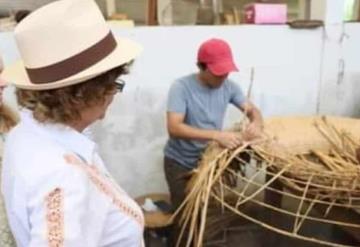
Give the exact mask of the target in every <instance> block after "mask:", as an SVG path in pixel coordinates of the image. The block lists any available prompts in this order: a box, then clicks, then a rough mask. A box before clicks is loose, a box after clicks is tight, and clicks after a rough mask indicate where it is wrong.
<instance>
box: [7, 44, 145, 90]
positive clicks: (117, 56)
mask: <svg viewBox="0 0 360 247" xmlns="http://www.w3.org/2000/svg"><path fill="white" fill-rule="evenodd" d="M116 41H117V43H118V45H117V47H116V48H115V50H114V51H113V52H112V53H110V54H109V55H108V56H107V57H105V58H104V59H103V60H101V61H100V62H98V63H96V64H94V65H93V66H91V67H89V68H87V69H86V70H83V71H81V72H80V73H78V74H75V75H73V76H71V77H68V78H66V79H63V80H60V81H55V82H51V83H43V84H34V83H32V82H31V81H30V79H29V77H28V75H27V73H26V70H25V68H24V64H23V62H22V61H18V62H16V63H14V64H12V65H9V66H6V68H5V70H4V73H3V74H2V76H3V78H4V79H5V80H6V81H9V82H10V84H13V85H14V86H15V87H18V88H22V89H28V90H48V89H55V88H61V87H66V86H70V85H74V84H77V83H81V82H83V81H86V80H89V79H91V78H94V77H96V76H98V75H101V74H103V73H105V72H106V71H109V70H111V69H113V68H116V67H118V66H120V65H123V64H125V63H128V62H130V61H131V60H133V59H135V58H136V57H137V56H138V55H139V54H140V53H141V51H142V46H141V45H140V44H139V43H137V42H134V41H131V40H128V39H124V38H116Z"/></svg>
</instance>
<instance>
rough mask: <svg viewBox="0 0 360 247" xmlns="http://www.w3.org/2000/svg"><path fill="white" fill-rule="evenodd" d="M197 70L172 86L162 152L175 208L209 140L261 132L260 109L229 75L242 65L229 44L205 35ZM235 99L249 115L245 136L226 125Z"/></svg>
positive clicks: (224, 142)
mask: <svg viewBox="0 0 360 247" xmlns="http://www.w3.org/2000/svg"><path fill="white" fill-rule="evenodd" d="M197 59H198V61H197V66H198V67H199V72H198V73H196V74H191V75H188V76H185V77H182V78H180V79H178V80H176V81H175V83H174V84H173V85H172V86H171V88H170V92H169V96H168V105H167V129H168V132H169V136H170V138H169V140H168V142H167V144H166V147H165V150H164V153H165V159H164V167H165V176H166V180H167V182H168V185H169V190H170V194H171V201H172V203H173V206H174V207H175V208H177V207H179V206H180V204H181V203H182V201H183V200H184V199H185V196H186V195H185V187H186V183H187V181H188V178H186V174H187V173H188V172H189V171H191V170H192V169H194V168H196V167H197V163H198V161H199V158H200V156H201V153H202V152H203V151H204V149H205V147H206V145H207V142H208V141H216V142H218V143H219V144H220V145H221V146H223V147H225V148H229V149H233V148H235V147H237V146H239V145H240V144H241V143H242V141H243V138H245V139H246V140H251V139H253V138H256V137H258V136H259V135H260V133H261V131H262V128H263V120H262V116H261V113H260V111H259V110H258V109H257V108H256V107H255V106H254V104H252V103H251V102H250V101H249V100H248V99H246V97H245V96H244V94H243V92H242V91H241V89H240V87H239V86H238V85H237V84H236V83H234V82H233V81H231V80H229V79H228V75H229V74H230V73H231V72H235V71H238V69H237V67H236V65H235V63H234V61H233V56H232V52H231V49H230V46H229V45H228V44H227V43H226V42H225V41H224V40H220V39H210V40H207V41H205V42H204V43H203V44H202V45H201V46H200V48H199V50H198V58H197ZM229 103H231V104H233V105H235V106H236V107H237V108H238V109H240V110H241V111H242V112H244V113H245V114H246V115H247V117H248V118H249V120H250V123H249V125H248V126H247V128H246V130H245V132H244V133H243V136H241V135H240V133H237V132H232V131H224V130H222V125H223V120H224V116H225V111H226V108H227V106H228V104H229Z"/></svg>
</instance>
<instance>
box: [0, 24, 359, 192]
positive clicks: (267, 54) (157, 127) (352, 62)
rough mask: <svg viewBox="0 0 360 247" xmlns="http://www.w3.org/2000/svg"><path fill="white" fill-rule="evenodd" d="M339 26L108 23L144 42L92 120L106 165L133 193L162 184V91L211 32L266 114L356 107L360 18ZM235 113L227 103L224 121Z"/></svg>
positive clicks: (10, 57) (0, 37)
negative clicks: (340, 37)
mask: <svg viewBox="0 0 360 247" xmlns="http://www.w3.org/2000/svg"><path fill="white" fill-rule="evenodd" d="M345 30H346V33H347V34H348V38H347V39H346V41H344V42H343V43H338V42H335V41H334V40H332V41H331V40H328V39H325V38H324V37H325V35H324V32H323V29H322V28H319V29H315V30H292V29H289V28H288V27H287V26H255V25H254V26H246V25H244V26H233V27H231V26H211V27H210V26H209V27H199V26H194V27H142V28H134V29H116V30H114V32H115V33H116V34H118V35H122V36H127V37H131V38H133V39H135V40H137V41H139V42H140V43H142V44H143V45H144V48H145V49H144V52H143V54H142V55H141V56H140V57H139V58H138V59H137V61H136V63H135V65H134V67H133V69H132V74H131V75H129V76H127V77H126V81H127V85H126V88H125V91H124V93H123V94H121V95H119V96H117V98H116V99H115V101H114V103H113V105H112V106H111V108H110V109H109V112H108V115H107V118H106V119H105V120H104V121H103V122H101V123H98V124H96V126H95V127H94V130H95V136H96V139H97V140H98V142H99V145H100V150H101V153H102V154H103V157H104V159H105V160H106V162H107V164H108V166H109V169H110V170H111V171H112V173H113V174H114V176H115V178H116V179H117V180H118V181H119V183H120V184H121V185H122V186H123V187H124V188H125V189H126V190H127V191H128V192H130V193H131V194H132V195H139V194H142V193H145V192H158V191H166V190H167V187H166V183H165V181H164V175H163V167H162V166H163V165H162V158H163V157H162V149H163V147H164V144H165V141H166V138H167V135H166V130H165V105H166V95H167V91H168V88H169V86H170V84H171V83H172V81H173V80H174V79H175V78H177V77H179V76H182V75H185V74H188V73H191V72H194V71H196V66H195V59H196V51H197V48H198V45H199V43H201V42H202V41H203V40H205V39H207V38H210V37H220V38H224V39H226V40H227V41H229V42H230V44H231V46H232V48H233V53H234V57H235V59H236V61H237V63H238V66H239V68H240V72H239V73H235V74H233V75H231V78H233V79H234V80H236V81H237V82H238V83H239V85H241V87H242V88H243V89H244V91H247V88H248V85H249V80H250V70H251V68H252V67H254V69H255V80H254V86H253V91H252V100H253V101H254V102H255V103H256V104H257V105H258V106H259V107H260V108H261V110H262V112H263V114H264V115H265V116H272V115H294V114H296V115H299V114H300V115H312V114H316V111H317V109H319V110H320V112H321V113H336V114H346V115H355V114H357V111H358V110H359V107H360V106H359V105H357V104H356V102H358V100H357V97H358V96H359V93H357V90H358V88H359V87H358V86H357V85H358V82H357V81H358V80H359V79H358V78H359V76H360V75H359V74H360V58H359V56H358V44H359V41H360V40H359V39H360V32H359V31H360V24H347V25H346V26H345ZM0 53H1V54H3V55H4V56H5V62H6V63H10V62H12V61H14V60H15V59H16V57H17V53H16V51H15V48H14V44H13V39H12V37H11V34H0ZM340 54H342V55H341V57H342V58H343V59H344V61H345V64H346V66H345V70H344V72H345V74H344V80H343V82H341V83H342V84H341V89H342V91H338V88H336V87H338V84H336V83H335V82H336V81H337V74H338V73H337V72H338V66H334V64H335V65H336V64H338V60H339V56H340ZM334 83H335V84H334ZM335 86H336V87H335ZM320 89H321V90H320ZM337 94H340V96H341V95H342V97H337V96H336V95H337ZM8 97H10V93H8ZM239 116H240V115H239V114H238V112H237V111H236V110H235V109H234V108H230V109H229V112H228V114H227V117H226V121H225V122H226V126H229V125H231V124H232V123H233V122H234V121H236V120H238V119H239Z"/></svg>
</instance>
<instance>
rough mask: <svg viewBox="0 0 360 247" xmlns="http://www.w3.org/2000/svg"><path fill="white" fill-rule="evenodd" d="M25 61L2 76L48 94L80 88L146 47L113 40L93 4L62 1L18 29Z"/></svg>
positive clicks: (90, 0)
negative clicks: (52, 91)
mask: <svg viewBox="0 0 360 247" xmlns="http://www.w3.org/2000/svg"><path fill="white" fill-rule="evenodd" d="M14 33H15V39H16V43H17V46H18V48H19V52H20V55H21V58H22V61H19V62H16V63H15V64H12V65H10V66H7V67H6V68H5V71H4V73H3V77H4V78H5V79H6V80H7V81H9V82H11V83H12V84H14V85H15V86H16V87H18V88H22V89H29V90H48V89H55V88H61V87H66V86H69V85H73V84H77V83H81V82H83V81H86V80H88V79H91V78H93V77H96V76H98V75H100V74H102V73H105V72H106V71H109V70H111V69H113V68H115V67H118V66H120V65H122V64H125V63H128V62H130V61H131V60H133V59H134V58H136V57H137V56H138V55H139V54H140V52H141V50H142V48H141V46H140V45H139V44H138V43H136V42H133V41H131V40H128V39H124V38H118V37H117V38H114V36H113V34H112V32H111V30H110V28H109V26H108V24H107V23H106V22H105V19H104V17H103V16H102V14H101V12H100V10H99V8H98V6H97V4H96V3H95V2H94V0H59V1H56V2H53V3H50V4H48V5H45V6H43V7H42V8H39V9H38V10H36V11H34V12H33V13H31V14H30V15H29V16H27V17H26V18H25V19H24V20H23V21H22V22H21V23H20V24H19V25H18V26H17V27H16V29H15V32H14Z"/></svg>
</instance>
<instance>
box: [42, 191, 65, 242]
mask: <svg viewBox="0 0 360 247" xmlns="http://www.w3.org/2000/svg"><path fill="white" fill-rule="evenodd" d="M63 199H64V194H63V191H62V190H61V189H59V188H56V189H55V190H53V191H52V192H50V193H49V194H48V195H47V196H46V221H47V226H48V242H49V247H62V246H64V212H63Z"/></svg>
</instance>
